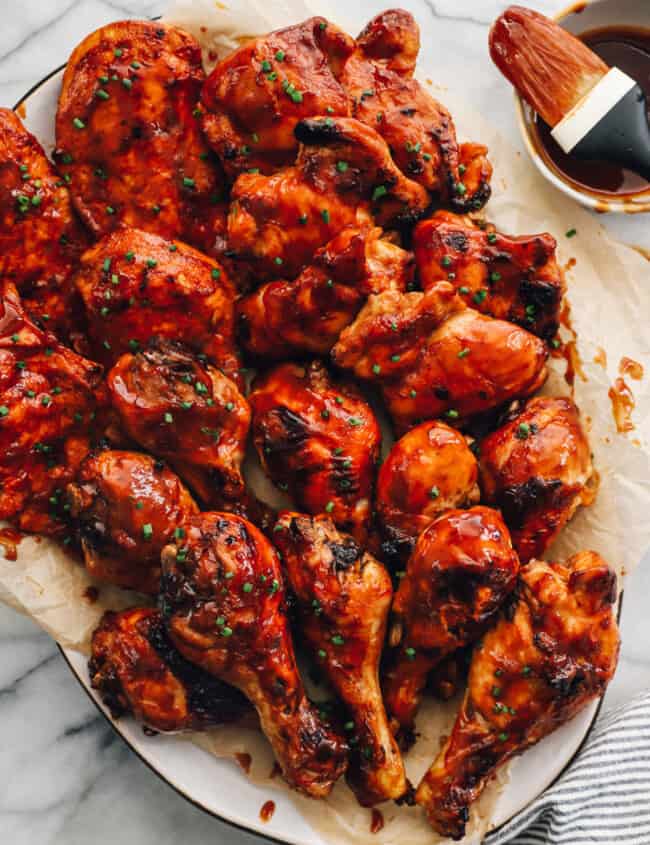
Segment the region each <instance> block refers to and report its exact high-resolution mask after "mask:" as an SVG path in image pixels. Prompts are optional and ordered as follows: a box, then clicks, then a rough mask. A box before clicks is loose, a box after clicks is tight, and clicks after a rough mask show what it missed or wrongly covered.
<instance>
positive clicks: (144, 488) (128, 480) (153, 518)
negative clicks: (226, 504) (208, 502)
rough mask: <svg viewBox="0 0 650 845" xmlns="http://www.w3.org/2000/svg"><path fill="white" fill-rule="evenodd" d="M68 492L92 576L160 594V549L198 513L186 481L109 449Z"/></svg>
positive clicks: (91, 458) (145, 458)
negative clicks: (184, 484) (189, 518)
mask: <svg viewBox="0 0 650 845" xmlns="http://www.w3.org/2000/svg"><path fill="white" fill-rule="evenodd" d="M66 492H67V499H68V501H69V503H70V506H71V513H72V516H73V517H74V519H75V520H76V522H77V525H78V527H79V535H80V537H81V547H82V550H83V555H84V561H85V565H86V569H87V570H88V572H90V574H91V575H92V576H93V577H95V578H98V579H99V580H101V581H106V582H107V583H109V584H115V585H117V586H118V587H126V588H128V589H131V590H139V591H140V592H142V593H150V594H152V595H156V594H157V593H158V590H159V588H160V552H161V549H162V548H163V546H164V545H165V544H166V543H168V542H169V541H170V539H171V538H172V537H174V536H176V535H178V536H179V537H182V536H183V535H184V531H183V528H182V527H181V526H182V525H183V523H184V521H185V519H187V518H188V517H189V516H191V515H192V514H195V513H198V508H197V506H196V504H195V502H194V500H193V499H192V497H191V496H190V494H189V492H188V491H187V489H186V488H185V487H184V486H183V484H182V483H181V480H180V479H179V478H178V477H177V476H176V475H174V473H173V472H172V471H171V470H169V469H167V467H166V466H165V465H164V464H163V463H162V462H161V461H156V460H154V458H152V457H150V456H149V455H143V454H141V453H139V452H126V451H119V450H115V451H113V450H106V451H101V452H97V453H94V454H90V455H88V457H87V458H86V460H85V461H84V462H83V464H82V465H81V468H80V469H79V472H78V475H77V479H76V481H75V482H74V483H72V484H69V485H68V487H67V491H66Z"/></svg>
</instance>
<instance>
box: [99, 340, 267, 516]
mask: <svg viewBox="0 0 650 845" xmlns="http://www.w3.org/2000/svg"><path fill="white" fill-rule="evenodd" d="M107 384H108V389H109V393H110V397H111V403H112V406H113V408H114V409H115V410H116V411H117V414H118V416H119V419H120V423H121V425H122V427H123V428H124V430H125V431H126V432H127V434H128V435H129V436H130V437H132V438H133V440H135V442H136V443H138V444H139V445H140V446H142V447H143V448H144V449H146V450H147V452H151V453H152V454H153V455H157V456H158V457H160V458H164V459H165V460H166V461H169V463H170V465H171V466H173V467H174V469H175V470H176V472H177V473H178V474H179V475H180V476H181V478H182V479H183V480H184V481H185V482H186V483H187V484H188V485H189V486H190V487H191V488H192V489H193V490H194V491H195V492H196V493H197V495H198V496H199V498H200V499H201V500H202V501H203V502H205V503H206V504H208V505H213V506H214V505H216V504H218V503H220V502H223V501H236V500H237V499H239V498H241V496H242V495H243V492H244V479H243V478H242V474H241V464H242V461H243V459H244V451H245V449H246V438H247V436H248V429H249V427H250V417H251V413H250V408H249V407H248V402H247V401H246V400H245V399H244V397H243V396H242V395H241V393H240V392H239V390H238V388H237V386H236V385H235V384H234V382H232V381H231V380H230V379H229V378H228V377H227V376H224V375H223V374H222V373H221V372H220V371H219V370H217V369H216V368H215V367H212V366H211V365H210V364H207V363H202V362H201V361H199V360H198V359H197V358H196V356H195V355H193V354H192V353H190V352H188V351H187V350H186V349H185V348H184V347H183V346H182V345H181V344H179V343H175V342H173V341H169V340H160V339H154V340H152V341H150V343H149V344H148V345H147V346H146V347H145V348H144V349H142V350H140V351H138V352H135V353H130V352H127V353H126V354H125V355H123V356H122V357H121V358H120V359H119V361H118V362H117V364H116V365H115V366H114V367H113V369H112V370H111V371H110V373H109V374H108V378H107Z"/></svg>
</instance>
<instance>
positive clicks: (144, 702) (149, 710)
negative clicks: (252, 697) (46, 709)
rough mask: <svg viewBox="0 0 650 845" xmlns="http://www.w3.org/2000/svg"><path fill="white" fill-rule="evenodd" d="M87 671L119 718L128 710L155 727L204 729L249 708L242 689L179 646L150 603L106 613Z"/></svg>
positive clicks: (173, 730) (163, 729) (171, 730)
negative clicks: (194, 660) (192, 659)
mask: <svg viewBox="0 0 650 845" xmlns="http://www.w3.org/2000/svg"><path fill="white" fill-rule="evenodd" d="M88 671H89V674H90V683H91V685H92V688H93V689H95V690H97V691H98V692H99V694H100V696H101V698H102V701H103V702H104V704H105V705H106V706H107V707H108V708H109V710H110V711H111V715H112V716H113V718H114V719H117V718H119V717H120V716H124V715H126V714H129V715H131V716H133V718H135V719H136V720H137V721H138V722H141V723H142V724H143V725H144V727H145V728H148V729H149V730H153V731H160V732H163V733H176V732H178V731H189V730H191V731H196V730H205V729H206V728H210V727H213V726H214V725H220V724H223V723H225V722H233V721H235V720H236V719H238V718H239V717H240V716H241V715H242V714H243V713H245V712H246V711H247V709H248V703H247V701H246V699H245V698H244V696H243V695H242V694H241V693H240V692H239V691H238V690H236V689H235V688H234V687H231V686H229V685H228V684H225V683H224V682H223V681H220V680H219V679H218V678H215V677H214V676H213V675H210V674H208V672H205V671H203V669H201V668H199V667H198V666H194V665H193V664H192V663H190V662H189V661H188V660H185V658H184V657H182V656H181V655H180V654H179V653H178V651H176V649H175V648H174V646H173V645H172V644H171V642H170V641H169V637H168V635H167V632H166V631H165V628H164V626H163V623H162V620H161V618H160V613H159V612H158V611H157V610H155V609H154V608H151V607H135V608H130V609H129V610H124V611H122V612H121V613H114V612H113V611H109V612H107V613H105V614H104V616H103V617H102V620H101V622H100V623H99V626H98V627H97V628H96V629H95V631H94V632H93V637H92V645H91V657H90V660H89V662H88Z"/></svg>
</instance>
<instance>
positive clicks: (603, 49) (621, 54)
mask: <svg viewBox="0 0 650 845" xmlns="http://www.w3.org/2000/svg"><path fill="white" fill-rule="evenodd" d="M580 38H581V39H582V40H583V41H584V42H585V43H586V44H588V45H589V47H591V49H592V50H593V51H594V53H597V54H598V55H599V56H600V57H601V59H603V61H604V62H606V63H607V64H608V65H609V66H610V67H614V66H616V67H618V68H620V69H621V70H622V71H623V72H624V73H627V74H628V75H629V76H631V77H632V79H634V80H635V81H636V82H638V83H639V85H640V86H641V88H642V89H643V91H644V93H645V95H646V99H647V100H648V104H649V109H648V114H649V117H650V29H637V28H631V27H618V26H612V27H604V28H600V29H592V30H589V31H588V32H585V33H582V34H581V35H580ZM535 132H536V135H537V138H536V140H537V147H538V149H539V151H540V153H541V154H542V156H543V157H544V158H545V159H546V160H547V163H548V164H551V166H553V167H554V168H555V169H556V170H559V171H561V173H563V174H564V176H565V177H567V178H568V180H569V181H570V182H573V183H574V185H577V186H578V187H579V188H585V187H586V188H588V189H590V190H591V191H594V192H597V193H599V194H603V195H606V196H610V197H612V196H625V195H627V194H635V193H638V192H639V191H645V190H649V191H650V182H648V181H647V180H646V179H644V178H643V177H642V176H639V175H638V174H636V173H633V172H632V171H631V170H627V169H626V168H624V167H621V166H620V165H616V164H612V163H611V162H606V161H583V160H581V159H579V158H576V157H574V156H572V155H567V153H565V152H564V151H563V150H562V149H561V148H560V146H559V145H558V144H557V143H556V142H555V140H554V139H553V137H552V136H551V128H550V127H549V126H548V124H546V123H545V122H544V121H543V120H542V119H541V118H540V117H539V116H537V118H536V123H535Z"/></svg>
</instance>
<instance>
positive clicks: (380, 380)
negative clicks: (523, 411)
mask: <svg viewBox="0 0 650 845" xmlns="http://www.w3.org/2000/svg"><path fill="white" fill-rule="evenodd" d="M332 357H333V359H334V361H335V363H336V364H337V365H339V366H340V367H343V368H344V369H347V370H351V371H352V372H354V373H355V375H357V376H358V377H359V378H362V379H367V380H370V381H373V382H375V383H376V384H378V385H379V386H380V387H381V390H382V393H383V396H384V400H385V402H386V404H387V406H388V409H389V411H390V414H391V416H392V418H393V421H394V423H395V425H396V427H397V430H398V432H403V431H405V430H406V429H407V428H408V427H410V426H412V425H414V424H416V423H418V422H420V421H421V420H426V419H431V418H434V417H444V418H445V419H446V420H447V421H448V422H457V421H460V422H462V421H464V420H465V419H467V418H468V417H471V416H473V415H476V414H479V413H481V412H485V411H488V410H491V409H493V408H497V407H498V406H500V405H501V404H503V403H504V402H507V401H509V400H511V399H514V398H517V397H522V396H529V395H530V394H531V393H534V392H535V391H536V390H537V389H538V388H540V387H541V386H542V384H543V383H544V381H545V380H546V375H547V371H546V359H547V357H548V350H547V348H546V346H545V344H544V343H543V342H542V341H541V340H540V339H539V338H537V337H535V336H534V335H532V334H530V333H529V332H527V331H525V330H524V329H522V328H520V327H519V326H515V325H514V324H513V323H508V322H506V321H504V320H495V319H493V318H492V317H487V316H486V315H484V314H479V313H478V311H475V310H473V309H471V308H466V307H465V305H464V304H463V303H462V302H461V300H460V298H459V297H458V296H457V295H456V293H455V291H454V289H453V287H452V286H451V285H449V284H448V283H446V282H444V283H441V284H440V285H438V286H436V287H435V288H434V289H431V290H429V291H427V292H426V293H419V292H413V293H405V294H401V293H396V292H393V291H387V292H385V293H381V294H378V295H377V296H371V297H370V298H369V299H368V302H367V303H366V305H365V306H364V307H363V308H362V310H361V311H360V312H359V314H358V315H357V318H356V320H355V321H354V323H352V324H351V325H350V326H348V327H347V328H346V329H344V330H343V332H342V333H341V336H340V338H339V341H338V343H337V344H336V346H335V347H334V348H333V350H332Z"/></svg>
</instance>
